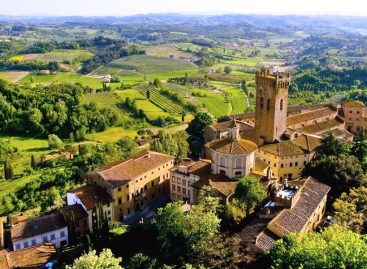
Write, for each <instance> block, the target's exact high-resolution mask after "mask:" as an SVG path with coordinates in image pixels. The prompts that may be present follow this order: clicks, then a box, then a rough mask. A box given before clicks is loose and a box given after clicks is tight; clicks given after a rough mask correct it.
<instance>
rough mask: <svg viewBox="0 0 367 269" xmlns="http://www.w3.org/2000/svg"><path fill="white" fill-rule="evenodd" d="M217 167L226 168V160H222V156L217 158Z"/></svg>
mask: <svg viewBox="0 0 367 269" xmlns="http://www.w3.org/2000/svg"><path fill="white" fill-rule="evenodd" d="M219 165H220V166H222V167H225V166H226V158H224V157H223V156H221V157H219Z"/></svg>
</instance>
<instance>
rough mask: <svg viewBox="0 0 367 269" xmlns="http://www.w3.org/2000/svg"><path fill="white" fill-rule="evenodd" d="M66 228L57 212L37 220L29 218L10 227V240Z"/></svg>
mask: <svg viewBox="0 0 367 269" xmlns="http://www.w3.org/2000/svg"><path fill="white" fill-rule="evenodd" d="M64 227H66V222H65V219H64V217H63V215H62V214H61V213H59V212H57V213H53V214H49V215H45V216H42V217H37V218H29V219H27V220H25V221H22V222H19V223H17V224H12V226H11V239H12V240H13V241H14V240H15V241H16V240H20V239H24V238H29V237H33V236H36V235H40V234H44V233H48V232H52V231H55V230H58V229H61V228H64Z"/></svg>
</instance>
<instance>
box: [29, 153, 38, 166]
mask: <svg viewBox="0 0 367 269" xmlns="http://www.w3.org/2000/svg"><path fill="white" fill-rule="evenodd" d="M31 167H32V168H33V170H37V169H38V165H37V161H36V157H34V155H33V154H32V155H31Z"/></svg>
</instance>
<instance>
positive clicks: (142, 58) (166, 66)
mask: <svg viewBox="0 0 367 269" xmlns="http://www.w3.org/2000/svg"><path fill="white" fill-rule="evenodd" d="M106 67H107V68H113V69H119V70H129V71H132V72H137V73H140V74H155V73H166V72H171V71H178V70H196V69H197V66H196V65H194V64H192V63H190V62H187V61H184V60H180V59H171V58H163V57H153V56H147V55H133V56H129V57H124V58H120V59H117V60H114V61H112V62H111V63H109V64H108V65H106Z"/></svg>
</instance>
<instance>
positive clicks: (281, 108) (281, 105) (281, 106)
mask: <svg viewBox="0 0 367 269" xmlns="http://www.w3.org/2000/svg"><path fill="white" fill-rule="evenodd" d="M280 110H283V99H281V100H280Z"/></svg>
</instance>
